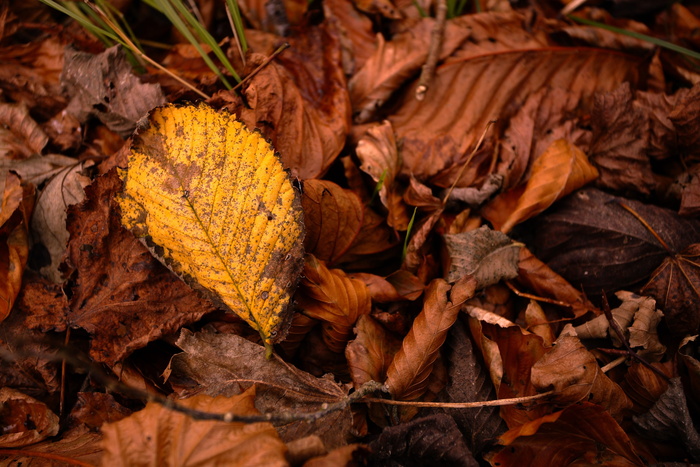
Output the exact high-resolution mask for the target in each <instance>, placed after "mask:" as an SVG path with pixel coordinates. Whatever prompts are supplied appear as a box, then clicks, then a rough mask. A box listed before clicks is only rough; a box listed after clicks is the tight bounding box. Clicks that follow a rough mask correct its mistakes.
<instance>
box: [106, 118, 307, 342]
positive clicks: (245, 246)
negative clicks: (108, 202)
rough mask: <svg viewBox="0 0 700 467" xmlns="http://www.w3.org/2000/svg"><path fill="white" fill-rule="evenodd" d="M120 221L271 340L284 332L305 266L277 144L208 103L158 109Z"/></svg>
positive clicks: (296, 211) (295, 208) (139, 148)
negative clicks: (298, 280)
mask: <svg viewBox="0 0 700 467" xmlns="http://www.w3.org/2000/svg"><path fill="white" fill-rule="evenodd" d="M121 176H122V177H123V179H124V183H125V187H124V193H123V195H122V196H121V197H120V198H119V204H120V207H121V210H122V222H123V223H124V225H125V226H127V228H129V229H131V230H132V231H133V232H134V233H135V234H136V235H137V236H139V237H143V238H144V239H145V241H146V243H147V244H148V245H149V247H150V248H151V250H152V251H153V252H154V253H155V255H156V256H158V257H159V259H161V261H163V262H164V263H165V264H167V265H168V267H169V268H170V269H171V270H172V271H174V272H175V273H176V274H178V275H179V276H180V277H182V278H183V279H184V280H185V281H186V282H187V283H189V284H190V285H191V286H193V287H196V288H198V289H200V290H202V291H203V292H204V293H205V294H206V295H207V296H208V297H210V298H212V299H213V300H215V301H216V302H218V303H221V304H222V305H224V306H226V307H228V308H229V309H230V310H232V311H233V312H235V313H236V314H238V315H239V316H240V317H242V318H243V319H245V320H246V321H247V322H248V323H249V324H250V325H251V326H252V327H253V328H254V329H255V330H257V331H258V332H259V333H260V336H261V337H262V339H263V341H264V342H265V344H266V346H268V347H269V346H271V345H272V343H273V342H277V341H279V340H281V339H283V338H284V335H285V334H286V332H287V327H288V325H289V320H290V319H291V313H290V312H289V311H288V310H287V306H288V304H289V298H290V294H291V291H292V290H293V288H294V286H295V284H296V281H297V279H298V274H299V271H300V269H301V260H302V248H303V246H302V241H303V226H302V213H301V209H300V206H299V204H300V203H299V197H298V195H297V192H296V191H295V189H294V188H293V187H292V184H291V182H290V180H289V176H288V175H287V173H286V172H285V171H284V170H283V168H282V164H281V163H280V161H279V159H278V157H277V155H276V154H275V152H274V150H273V149H272V147H271V146H270V145H269V143H267V141H265V140H264V139H263V138H262V137H261V136H260V134H258V133H254V132H252V131H250V130H248V129H247V128H246V127H245V126H244V125H243V124H242V123H241V122H239V121H237V120H235V119H234V118H233V117H232V116H231V115H229V114H228V113H226V112H216V111H215V110H213V109H211V108H210V107H208V106H206V105H198V106H186V107H177V106H172V105H170V106H166V107H162V108H159V109H156V110H155V111H153V112H152V113H151V115H150V117H149V126H148V128H146V129H144V130H143V131H141V132H140V133H139V134H138V135H137V137H136V139H135V141H134V144H133V147H132V151H131V156H130V160H129V168H128V169H126V170H124V171H122V173H121Z"/></svg>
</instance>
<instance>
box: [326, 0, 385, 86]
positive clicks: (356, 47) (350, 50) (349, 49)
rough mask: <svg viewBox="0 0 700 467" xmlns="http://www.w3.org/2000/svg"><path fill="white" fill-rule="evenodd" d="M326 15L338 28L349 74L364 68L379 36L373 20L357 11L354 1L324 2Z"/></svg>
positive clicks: (333, 0) (332, 0) (337, 0)
mask: <svg viewBox="0 0 700 467" xmlns="http://www.w3.org/2000/svg"><path fill="white" fill-rule="evenodd" d="M323 12H324V16H325V18H326V20H327V21H329V22H330V24H331V25H332V26H333V27H335V28H337V29H338V34H339V36H340V45H341V47H342V51H343V68H344V70H345V73H346V74H347V75H348V76H351V75H353V74H354V73H355V71H356V70H359V69H360V68H362V66H363V65H364V64H365V62H366V61H367V59H368V58H369V57H370V56H371V55H372V54H373V53H374V49H375V47H376V42H377V36H376V34H375V33H374V26H373V25H372V20H371V19H369V18H368V17H367V15H364V14H362V13H360V12H359V11H357V9H356V8H355V7H354V5H353V4H352V2H347V1H345V0H328V1H326V2H323Z"/></svg>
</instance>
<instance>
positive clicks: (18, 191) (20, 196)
mask: <svg viewBox="0 0 700 467" xmlns="http://www.w3.org/2000/svg"><path fill="white" fill-rule="evenodd" d="M0 189H2V205H0V322H2V321H3V320H4V319H5V318H7V315H9V314H10V310H12V305H13V304H14V302H15V299H16V298H17V294H19V290H20V287H21V286H22V274H23V272H24V267H25V266H26V265H27V260H28V259H29V237H28V231H29V222H30V219H31V216H32V209H33V208H34V187H33V186H31V185H25V186H22V185H21V182H20V179H19V177H18V176H17V175H15V174H13V173H11V172H6V173H0Z"/></svg>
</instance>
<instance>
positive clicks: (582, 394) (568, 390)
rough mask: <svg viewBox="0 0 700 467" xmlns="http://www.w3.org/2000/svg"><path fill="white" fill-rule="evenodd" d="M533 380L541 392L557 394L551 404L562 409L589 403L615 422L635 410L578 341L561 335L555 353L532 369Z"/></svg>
mask: <svg viewBox="0 0 700 467" xmlns="http://www.w3.org/2000/svg"><path fill="white" fill-rule="evenodd" d="M531 379H532V384H533V385H534V387H535V388H536V389H537V390H538V391H539V392H545V391H550V390H554V391H555V392H554V394H553V395H552V396H551V398H550V400H551V401H552V402H554V403H555V404H557V405H559V406H568V405H572V404H575V403H577V402H581V401H590V402H593V403H594V404H598V405H600V406H601V407H603V408H605V409H606V410H607V411H608V412H610V415H612V417H613V418H615V419H616V420H621V419H622V416H623V415H624V412H625V411H627V410H629V409H630V408H631V407H632V403H631V402H630V400H629V399H628V397H627V395H626V394H625V392H624V391H623V390H622V389H621V388H620V386H618V385H617V384H616V383H615V382H613V381H612V380H611V379H610V378H608V377H607V376H606V375H605V373H603V371H602V370H601V369H600V367H599V366H598V362H597V361H596V359H595V356H594V355H593V354H592V353H590V352H589V351H588V350H587V349H586V348H585V347H584V346H583V344H581V341H580V340H579V339H578V337H572V336H569V335H564V334H563V333H562V335H560V336H559V338H558V339H557V340H556V342H555V343H554V345H553V347H552V350H551V351H549V352H548V353H547V354H545V355H543V356H542V358H541V359H539V360H538V361H537V362H536V363H535V364H534V365H533V366H532V372H531Z"/></svg>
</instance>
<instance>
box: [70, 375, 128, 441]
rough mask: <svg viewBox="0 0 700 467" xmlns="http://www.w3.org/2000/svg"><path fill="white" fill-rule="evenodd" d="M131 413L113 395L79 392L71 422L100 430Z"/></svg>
mask: <svg viewBox="0 0 700 467" xmlns="http://www.w3.org/2000/svg"><path fill="white" fill-rule="evenodd" d="M122 382H124V380H122ZM131 413H132V411H131V410H129V409H127V408H126V407H124V406H123V405H121V404H120V403H119V402H117V401H116V399H115V398H114V397H113V396H112V395H111V394H106V393H103V392H79V393H78V394H77V400H76V401H75V405H74V406H73V409H72V410H71V413H70V416H69V421H70V422H71V423H72V424H82V425H85V426H87V427H88V428H89V429H91V430H99V429H100V427H101V426H102V425H103V424H104V423H113V422H118V421H119V420H121V419H123V418H125V417H128V416H129V415H131Z"/></svg>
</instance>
